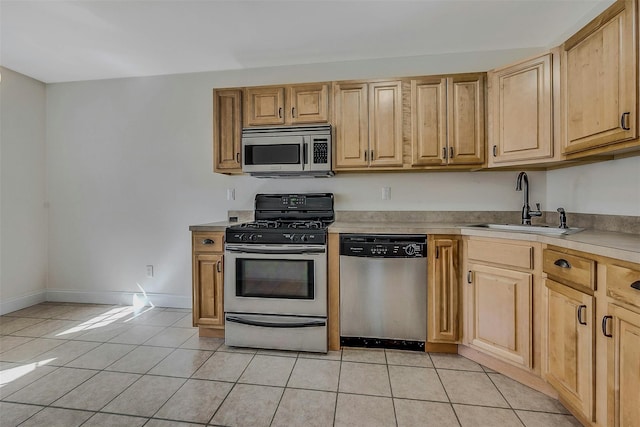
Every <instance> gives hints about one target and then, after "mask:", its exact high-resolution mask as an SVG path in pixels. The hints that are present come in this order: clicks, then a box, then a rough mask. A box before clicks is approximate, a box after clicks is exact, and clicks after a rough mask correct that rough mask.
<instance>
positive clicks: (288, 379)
mask: <svg viewBox="0 0 640 427" xmlns="http://www.w3.org/2000/svg"><path fill="white" fill-rule="evenodd" d="M299 356H300V353H297V354H296V361H295V362H294V364H293V367H292V368H291V372H289V376H288V377H287V382H285V383H284V387H283V388H282V394H281V395H280V399H279V400H278V404H277V405H276V410H275V411H273V415H272V416H271V420H270V421H269V426H271V425H272V424H273V420H275V418H276V414H277V413H278V408H280V403H282V398H283V397H284V393H285V391H287V385H288V384H289V381H291V375H293V370H294V369H296V365H297V364H298V360H299Z"/></svg>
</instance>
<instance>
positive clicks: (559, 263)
mask: <svg viewBox="0 0 640 427" xmlns="http://www.w3.org/2000/svg"><path fill="white" fill-rule="evenodd" d="M553 265H557V266H558V267H560V268H571V264H569V261H567V260H566V259H562V258H560V259H557V260H556V262H554V263H553Z"/></svg>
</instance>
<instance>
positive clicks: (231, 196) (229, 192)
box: [227, 188, 236, 200]
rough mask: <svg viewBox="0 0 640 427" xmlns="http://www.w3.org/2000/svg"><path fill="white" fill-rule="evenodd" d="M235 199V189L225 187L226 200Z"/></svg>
mask: <svg viewBox="0 0 640 427" xmlns="http://www.w3.org/2000/svg"><path fill="white" fill-rule="evenodd" d="M235 199H236V189H235V188H227V200H235Z"/></svg>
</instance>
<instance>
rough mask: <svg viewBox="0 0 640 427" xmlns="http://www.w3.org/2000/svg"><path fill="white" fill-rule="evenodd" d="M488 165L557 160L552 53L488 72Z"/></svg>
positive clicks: (556, 58) (556, 59)
mask: <svg viewBox="0 0 640 427" xmlns="http://www.w3.org/2000/svg"><path fill="white" fill-rule="evenodd" d="M487 79H488V85H487V86H488V98H489V99H488V108H489V113H488V127H489V128H488V135H489V144H488V150H489V153H488V156H489V158H488V164H489V167H496V166H507V165H520V164H528V163H533V162H541V161H548V160H552V159H553V160H559V159H560V156H559V154H560V147H558V148H556V147H555V142H556V140H558V142H559V135H558V134H557V133H559V132H556V129H559V125H560V122H559V120H557V119H556V116H559V113H560V111H559V108H558V106H559V101H560V96H559V93H560V85H559V80H560V55H559V52H558V51H557V50H556V51H554V52H550V53H547V54H545V55H541V56H537V57H535V58H532V59H529V60H526V61H522V62H519V63H517V64H514V65H510V66H508V67H504V68H499V69H496V70H492V71H490V72H489V73H488V77H487Z"/></svg>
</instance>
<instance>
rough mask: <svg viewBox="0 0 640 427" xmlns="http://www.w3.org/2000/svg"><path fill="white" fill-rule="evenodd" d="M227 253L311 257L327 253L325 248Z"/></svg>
mask: <svg viewBox="0 0 640 427" xmlns="http://www.w3.org/2000/svg"><path fill="white" fill-rule="evenodd" d="M227 252H232V253H238V254H284V255H286V254H290V255H309V254H323V253H325V252H326V250H325V248H304V249H303V248H300V249H266V248H260V249H256V248H242V249H236V248H227Z"/></svg>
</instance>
